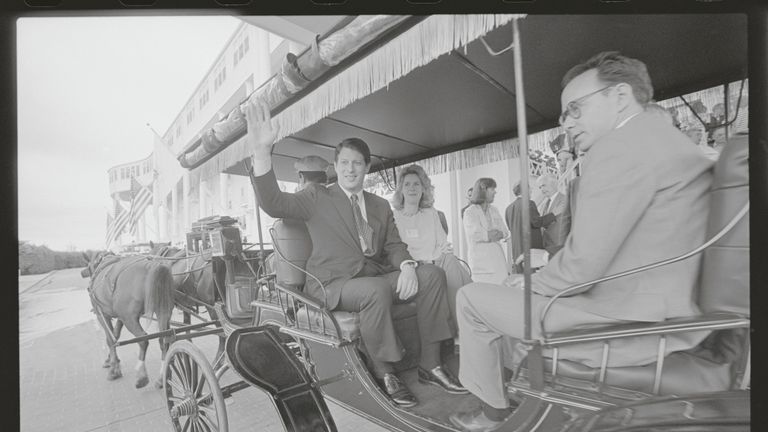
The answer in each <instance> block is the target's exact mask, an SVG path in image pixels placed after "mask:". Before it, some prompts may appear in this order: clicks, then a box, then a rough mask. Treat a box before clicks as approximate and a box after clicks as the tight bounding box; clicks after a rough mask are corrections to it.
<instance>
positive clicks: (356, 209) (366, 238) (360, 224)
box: [350, 194, 374, 256]
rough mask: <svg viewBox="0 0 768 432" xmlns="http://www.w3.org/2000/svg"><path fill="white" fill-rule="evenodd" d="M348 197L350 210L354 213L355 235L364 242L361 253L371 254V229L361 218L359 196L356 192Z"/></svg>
mask: <svg viewBox="0 0 768 432" xmlns="http://www.w3.org/2000/svg"><path fill="white" fill-rule="evenodd" d="M350 199H351V200H352V212H353V213H354V214H355V225H357V235H358V236H359V237H360V238H361V239H362V240H363V243H365V250H364V251H363V255H365V256H373V253H374V252H373V247H372V243H373V230H372V229H371V227H370V226H369V225H368V222H366V221H365V219H363V212H362V211H360V205H359V204H358V199H359V198H358V197H357V194H352V196H351V197H350Z"/></svg>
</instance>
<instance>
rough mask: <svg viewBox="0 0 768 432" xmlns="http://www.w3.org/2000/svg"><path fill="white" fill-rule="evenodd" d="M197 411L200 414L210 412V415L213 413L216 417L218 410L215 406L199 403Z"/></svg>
mask: <svg viewBox="0 0 768 432" xmlns="http://www.w3.org/2000/svg"><path fill="white" fill-rule="evenodd" d="M197 411H198V413H200V414H203V413H205V414H208V415H212V416H213V417H214V418H215V417H216V410H215V409H214V408H211V407H210V406H208V405H198V406H197Z"/></svg>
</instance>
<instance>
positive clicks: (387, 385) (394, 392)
mask: <svg viewBox="0 0 768 432" xmlns="http://www.w3.org/2000/svg"><path fill="white" fill-rule="evenodd" d="M376 381H378V382H379V384H380V385H381V388H382V390H384V391H385V392H386V393H387V395H389V397H390V398H391V399H392V401H393V402H394V403H396V404H397V405H399V406H401V407H403V408H408V407H412V406H415V405H416V404H417V403H418V401H417V400H416V396H414V395H413V393H411V391H410V390H409V389H408V387H406V386H405V384H403V383H402V382H401V381H400V378H398V377H397V375H395V374H393V373H387V374H384V378H376Z"/></svg>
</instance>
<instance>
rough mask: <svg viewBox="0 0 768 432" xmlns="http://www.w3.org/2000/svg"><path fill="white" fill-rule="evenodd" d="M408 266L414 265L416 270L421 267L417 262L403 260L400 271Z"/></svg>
mask: <svg viewBox="0 0 768 432" xmlns="http://www.w3.org/2000/svg"><path fill="white" fill-rule="evenodd" d="M407 264H413V268H416V267H418V266H419V263H418V262H416V261H415V260H403V262H401V263H400V271H403V268H404V267H403V266H404V265H407Z"/></svg>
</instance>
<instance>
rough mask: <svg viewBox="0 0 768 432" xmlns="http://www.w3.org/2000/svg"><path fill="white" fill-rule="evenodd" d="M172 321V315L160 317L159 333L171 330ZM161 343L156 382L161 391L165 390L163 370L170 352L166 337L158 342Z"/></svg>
mask: <svg viewBox="0 0 768 432" xmlns="http://www.w3.org/2000/svg"><path fill="white" fill-rule="evenodd" d="M170 321H171V315H170V313H169V314H168V316H167V317H166V316H162V317H158V320H157V326H158V331H161V332H162V331H165V330H168V329H169V328H170ZM157 341H158V342H159V343H160V371H159V373H158V375H157V379H156V380H155V388H156V389H158V390H159V389H161V388H163V370H164V369H165V353H167V352H168V345H169V344H168V342H167V341H166V339H165V338H164V337H161V338H159V339H158V340H157Z"/></svg>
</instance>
